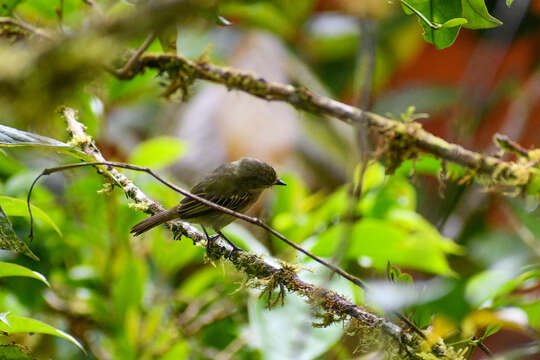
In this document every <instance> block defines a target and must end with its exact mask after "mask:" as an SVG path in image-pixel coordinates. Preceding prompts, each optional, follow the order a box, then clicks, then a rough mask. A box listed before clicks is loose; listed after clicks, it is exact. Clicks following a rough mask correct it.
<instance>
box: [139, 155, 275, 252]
mask: <svg viewBox="0 0 540 360" xmlns="http://www.w3.org/2000/svg"><path fill="white" fill-rule="evenodd" d="M273 185H286V184H285V183H284V182H283V181H282V180H281V179H279V178H278V177H277V175H276V171H275V170H274V169H273V168H272V167H271V166H270V165H268V164H266V163H264V162H262V161H260V160H257V159H252V158H242V159H240V160H237V161H233V162H230V163H226V164H223V165H221V166H219V167H218V168H216V169H215V170H214V171H213V172H212V173H211V174H210V175H208V176H207V177H205V178H204V179H202V180H201V181H200V182H199V183H198V184H197V185H195V186H194V187H193V188H192V189H191V193H192V194H195V195H198V196H200V197H203V198H205V199H207V200H210V201H212V202H214V203H216V204H218V205H221V206H224V207H226V208H229V209H231V210H234V211H237V212H243V211H245V210H247V209H248V208H249V207H250V206H251V205H253V203H255V201H257V199H258V198H259V196H260V195H261V193H262V192H263V191H264V190H265V189H266V188H269V187H271V186H273ZM173 219H180V220H186V221H188V222H191V223H196V224H200V225H201V226H202V228H203V231H204V232H205V234H206V236H207V237H208V234H207V232H206V228H205V226H208V227H211V228H212V229H213V230H214V231H215V232H216V233H217V234H218V235H219V236H221V237H222V238H223V239H224V240H226V241H227V242H228V243H229V244H231V246H233V248H234V249H238V247H237V246H235V245H234V244H233V243H232V242H231V241H230V240H229V239H227V238H226V237H225V236H224V235H223V234H222V233H221V229H222V228H223V227H225V226H227V225H228V224H230V223H231V222H232V221H234V220H235V217H234V216H231V215H228V214H225V213H223V212H220V211H218V210H215V209H212V208H211V207H209V206H206V205H204V204H202V203H201V202H199V201H197V200H195V199H191V198H189V197H186V198H184V199H182V201H180V204H178V205H177V206H175V207H173V208H172V209H170V210H167V211H164V212H162V213H159V214H156V215H154V216H151V217H149V218H148V219H145V220H143V221H141V222H140V223H138V224H137V225H135V226H133V228H132V229H131V233H133V234H135V235H136V236H137V235H140V234H142V233H143V232H145V231H148V230H150V229H151V228H153V227H155V226H157V225H160V224H163V223H166V222H167V221H170V220H173ZM208 240H211V239H210V238H208Z"/></svg>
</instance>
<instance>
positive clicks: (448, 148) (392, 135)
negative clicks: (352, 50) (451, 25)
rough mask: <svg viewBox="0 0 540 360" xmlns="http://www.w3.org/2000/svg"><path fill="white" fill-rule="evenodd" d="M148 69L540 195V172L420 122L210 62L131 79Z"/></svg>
mask: <svg viewBox="0 0 540 360" xmlns="http://www.w3.org/2000/svg"><path fill="white" fill-rule="evenodd" d="M145 68H152V69H157V70H159V71H160V72H167V73H169V74H171V76H172V77H176V78H181V79H183V81H185V82H186V83H188V85H189V84H190V83H192V82H194V81H195V80H196V79H202V80H207V81H211V82H214V83H218V84H222V85H224V86H226V87H227V88H228V89H235V90H240V91H244V92H247V93H249V94H251V95H254V96H256V97H259V98H262V99H265V100H269V101H283V102H286V103H289V104H290V105H292V106H294V107H296V108H297V109H300V110H305V111H308V112H312V113H315V114H319V115H327V116H331V117H335V118H337V119H339V120H341V121H344V122H346V123H348V124H351V125H352V124H355V123H367V125H368V127H370V128H372V129H373V130H375V131H377V132H379V133H380V134H381V135H383V136H385V137H386V138H387V139H388V140H389V141H390V142H391V143H392V144H393V145H397V146H398V148H397V149H394V150H393V151H394V152H395V154H390V155H392V156H397V158H398V161H402V160H406V158H410V157H412V156H415V155H416V153H417V151H424V152H427V153H430V154H433V155H435V156H436V157H438V158H441V159H444V160H447V161H451V162H454V163H456V164H459V165H461V166H464V167H466V168H468V169H469V170H471V171H473V172H476V173H478V175H480V176H479V177H477V181H478V182H479V183H481V184H482V185H486V183H487V185H490V186H503V187H510V188H517V189H518V190H520V191H523V190H524V191H527V192H530V193H535V194H536V193H537V192H538V189H536V186H534V187H531V188H529V187H528V185H529V184H531V183H536V182H537V181H540V170H539V169H537V168H535V167H532V166H527V164H524V163H520V162H511V161H503V160H500V159H498V158H496V157H493V156H487V155H483V154H480V153H476V152H473V151H470V150H467V149H465V148H463V147H462V146H460V145H457V144H453V143H449V142H447V141H446V140H444V139H442V138H439V137H437V136H435V135H433V134H431V133H429V132H427V131H425V130H423V129H422V125H421V124H419V123H417V122H409V123H403V122H399V121H396V120H392V119H389V118H386V117H383V116H380V115H377V114H374V113H371V112H367V111H363V110H360V109H357V108H355V107H353V106H350V105H347V104H344V103H341V102H339V101H336V100H333V99H330V98H328V97H324V96H320V95H317V94H315V93H313V92H311V91H310V90H308V89H306V88H303V87H295V86H292V85H286V84H280V83H275V82H270V81H267V80H265V79H264V78H261V77H259V76H257V75H255V74H252V73H249V72H245V71H241V70H236V69H231V68H227V67H222V66H217V65H214V64H212V63H210V62H208V61H205V60H197V61H193V60H189V59H187V58H185V57H183V56H181V55H173V54H152V53H147V54H143V55H142V56H141V57H140V58H139V60H138V62H137V63H136V64H134V69H132V73H133V74H135V73H137V72H142V71H144V69H145Z"/></svg>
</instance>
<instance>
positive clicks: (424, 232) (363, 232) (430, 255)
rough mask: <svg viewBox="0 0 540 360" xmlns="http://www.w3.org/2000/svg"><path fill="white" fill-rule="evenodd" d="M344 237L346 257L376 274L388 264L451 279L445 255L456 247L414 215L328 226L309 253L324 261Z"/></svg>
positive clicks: (395, 212)
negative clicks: (366, 264) (365, 263)
mask: <svg viewBox="0 0 540 360" xmlns="http://www.w3.org/2000/svg"><path fill="white" fill-rule="evenodd" d="M347 234H350V236H351V241H350V245H349V249H348V250H347V253H346V256H347V257H348V258H351V259H354V260H356V261H358V260H359V259H361V258H363V257H364V258H367V259H369V261H370V262H371V264H372V265H373V266H374V267H375V268H377V269H379V270H385V269H386V266H387V264H388V262H389V261H390V262H391V263H392V264H396V265H400V266H403V267H407V268H411V269H418V270H423V271H427V272H431V273H435V274H441V275H446V276H453V275H454V272H453V271H452V269H451V268H450V266H449V265H448V261H447V260H446V254H458V253H459V252H460V247H459V246H458V245H456V244H455V243H453V242H452V241H450V240H448V239H446V238H444V237H443V236H441V235H440V234H439V233H438V231H437V230H436V229H435V228H434V227H433V226H432V225H431V224H429V223H428V222H427V221H426V220H425V219H424V218H422V217H421V216H420V215H418V214H416V213H415V212H414V211H410V210H400V209H396V210H393V211H392V212H390V213H389V215H388V219H385V220H383V219H375V218H363V219H362V220H360V221H359V222H357V223H355V224H354V225H353V226H352V228H350V225H347V224H344V223H340V224H338V225H335V226H332V227H330V228H329V229H328V230H326V231H325V232H323V233H322V234H321V235H319V237H318V238H317V242H316V243H315V245H314V246H313V248H312V249H311V250H312V252H313V253H315V254H316V255H319V256H327V257H328V256H330V255H331V254H333V253H334V252H335V250H336V246H337V243H338V241H339V240H338V239H340V238H343V236H345V235H347ZM401 280H404V281H406V280H407V279H405V277H404V278H403V279H401Z"/></svg>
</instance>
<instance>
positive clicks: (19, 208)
mask: <svg viewBox="0 0 540 360" xmlns="http://www.w3.org/2000/svg"><path fill="white" fill-rule="evenodd" d="M0 204H1V205H2V206H3V207H4V209H6V212H7V213H8V214H9V216H24V217H29V214H28V208H27V205H26V200H21V199H16V198H12V197H9V196H0ZM32 214H33V216H34V218H36V219H39V220H41V221H43V222H44V223H45V224H47V225H49V226H50V227H52V228H53V229H54V231H56V232H57V233H58V235H60V236H62V232H61V231H60V229H59V228H58V226H57V225H56V224H55V223H54V221H53V220H52V219H51V218H50V217H49V215H47V213H46V212H45V211H43V210H41V209H40V208H38V207H37V206H35V205H32Z"/></svg>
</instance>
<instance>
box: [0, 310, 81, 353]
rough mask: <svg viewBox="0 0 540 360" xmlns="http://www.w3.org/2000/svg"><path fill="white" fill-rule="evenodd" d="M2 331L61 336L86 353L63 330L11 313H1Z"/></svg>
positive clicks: (0, 329) (0, 323)
mask: <svg viewBox="0 0 540 360" xmlns="http://www.w3.org/2000/svg"><path fill="white" fill-rule="evenodd" d="M0 331H2V332H6V333H8V334H16V333H39V334H49V335H54V336H59V337H61V338H64V339H67V340H69V341H71V342H72V343H73V344H75V345H77V347H78V348H79V349H81V350H82V351H83V352H85V350H84V348H83V346H82V345H81V343H79V342H78V341H77V339H75V338H74V337H73V336H71V335H69V334H67V333H65V332H63V331H62V330H58V329H56V328H54V327H52V326H50V325H47V324H45V323H43V322H41V321H38V320H35V319H31V318H27V317H24V316H17V315H12V314H10V313H9V312H4V313H0Z"/></svg>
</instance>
